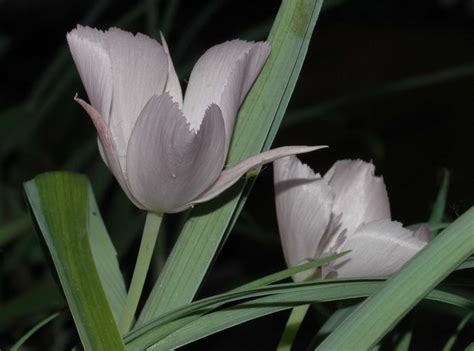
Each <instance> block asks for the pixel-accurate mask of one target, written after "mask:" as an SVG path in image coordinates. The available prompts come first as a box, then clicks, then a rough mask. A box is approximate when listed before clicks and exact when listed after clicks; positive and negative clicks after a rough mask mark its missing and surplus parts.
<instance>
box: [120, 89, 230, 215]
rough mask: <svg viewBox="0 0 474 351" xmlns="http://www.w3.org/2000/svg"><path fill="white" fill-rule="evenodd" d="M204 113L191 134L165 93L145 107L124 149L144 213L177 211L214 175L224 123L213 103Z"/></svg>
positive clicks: (219, 163) (132, 186)
mask: <svg viewBox="0 0 474 351" xmlns="http://www.w3.org/2000/svg"><path fill="white" fill-rule="evenodd" d="M205 115H206V117H205V118H204V120H203V122H202V125H201V127H200V129H199V131H198V132H197V133H196V132H195V131H194V130H190V128H189V125H188V124H187V122H186V118H185V117H184V116H183V114H182V112H181V110H180V109H179V108H178V105H177V103H175V102H173V100H172V98H171V96H170V95H169V94H168V93H165V94H163V95H161V96H154V97H152V98H151V99H150V101H149V102H148V103H147V104H146V106H145V108H144V109H143V111H142V113H141V114H140V117H139V119H138V121H137V123H136V125H135V128H134V129H133V132H132V136H131V138H130V142H129V145H128V152H127V179H128V182H129V186H130V189H131V190H132V192H133V194H134V195H135V196H136V198H137V199H138V200H139V201H140V202H141V203H142V204H143V205H144V206H145V207H146V208H147V209H149V210H153V211H157V212H164V213H169V212H176V211H177V210H178V209H181V207H182V206H183V205H186V204H188V203H189V202H191V201H192V200H193V199H194V198H195V197H196V196H197V195H199V194H200V193H202V192H203V191H204V190H205V189H206V188H208V187H209V185H210V184H212V183H213V182H214V181H215V180H216V178H217V177H218V176H219V174H220V172H221V170H222V167H223V165H224V159H225V153H224V148H225V131H224V121H223V120H222V114H221V111H220V109H219V107H218V106H217V105H211V106H210V107H209V108H208V109H207V111H206V112H205Z"/></svg>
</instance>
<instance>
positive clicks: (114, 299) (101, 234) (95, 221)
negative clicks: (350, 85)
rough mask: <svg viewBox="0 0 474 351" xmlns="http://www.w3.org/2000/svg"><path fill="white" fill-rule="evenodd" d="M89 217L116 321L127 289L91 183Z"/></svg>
mask: <svg viewBox="0 0 474 351" xmlns="http://www.w3.org/2000/svg"><path fill="white" fill-rule="evenodd" d="M87 190H88V194H87V196H88V199H89V207H88V218H89V227H88V228H89V230H88V234H89V235H88V237H89V242H90V247H91V252H92V257H93V258H94V262H95V265H96V268H97V272H98V273H99V277H100V280H101V282H102V287H103V289H104V291H105V294H106V296H107V300H108V301H109V304H110V307H111V309H112V313H113V315H114V319H115V322H116V323H117V322H118V321H119V320H120V316H121V315H122V311H123V308H124V306H125V301H126V300H127V291H126V288H125V282H124V280H123V276H122V272H121V271H120V267H119V263H118V259H117V251H116V250H115V247H114V245H113V243H112V241H111V240H110V236H109V233H108V232H107V229H106V228H105V224H104V222H103V220H102V217H101V215H100V211H99V208H98V207H97V202H96V200H95V197H94V192H93V190H92V187H91V186H90V184H89V185H88V188H87Z"/></svg>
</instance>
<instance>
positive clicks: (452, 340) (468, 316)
mask: <svg viewBox="0 0 474 351" xmlns="http://www.w3.org/2000/svg"><path fill="white" fill-rule="evenodd" d="M473 314H474V313H473V312H469V313H468V314H466V316H465V317H464V318H463V319H462V320H461V322H460V323H459V325H458V327H457V328H456V331H455V332H454V334H453V335H451V337H450V338H449V339H448V341H447V342H446V345H444V347H443V351H450V350H452V349H453V346H454V344H455V343H456V340H457V339H458V337H459V334H461V332H462V330H463V329H464V327H465V326H466V324H467V323H468V322H469V321H470V320H471V319H472V317H473Z"/></svg>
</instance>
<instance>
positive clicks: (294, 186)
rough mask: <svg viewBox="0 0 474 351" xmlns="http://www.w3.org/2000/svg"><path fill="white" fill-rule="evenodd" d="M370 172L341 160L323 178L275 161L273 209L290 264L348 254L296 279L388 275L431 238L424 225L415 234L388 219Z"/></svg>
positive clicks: (381, 188)
mask: <svg viewBox="0 0 474 351" xmlns="http://www.w3.org/2000/svg"><path fill="white" fill-rule="evenodd" d="M374 170H375V169H374V165H373V164H371V163H366V162H363V161H360V160H355V161H353V160H343V161H338V162H336V163H335V164H334V165H333V166H332V167H331V169H330V170H329V171H328V172H327V173H326V174H325V175H324V177H321V176H320V175H319V174H315V173H314V172H313V170H312V169H311V168H309V167H308V166H307V165H305V164H303V163H301V162H300V161H299V160H298V159H297V158H296V157H294V156H289V157H285V158H282V159H280V160H277V161H275V163H274V179H275V200H276V210H277V217H278V226H279V229H280V236H281V240H282V245H283V251H284V255H285V259H286V262H287V264H288V266H295V265H299V264H302V263H305V262H307V261H309V260H313V259H317V258H322V257H325V256H330V255H333V254H335V253H339V252H344V251H349V250H350V252H349V253H347V254H345V255H343V256H342V257H340V258H338V259H336V260H334V261H332V262H330V263H329V264H328V265H326V266H323V267H322V269H321V270H319V271H316V272H314V271H313V272H309V273H308V272H303V273H300V274H298V275H296V276H295V277H294V278H295V280H304V279H311V278H334V277H339V278H347V277H374V276H387V275H390V274H392V273H394V272H396V271H397V270H399V269H400V267H401V266H402V265H403V264H404V263H406V262H407V261H408V260H409V259H410V258H411V257H413V256H414V255H415V254H416V253H417V252H418V251H419V250H421V249H422V248H423V247H424V246H425V245H426V244H427V242H428V241H429V240H430V237H431V236H430V233H429V231H428V229H427V228H426V227H425V226H422V227H421V228H420V229H418V230H417V231H416V232H415V233H413V232H412V231H410V230H407V229H405V228H403V226H402V224H401V223H399V222H394V221H392V220H391V215H390V204H389V200H388V195H387V191H386V189H385V184H384V181H383V179H382V178H381V177H376V176H375V175H374Z"/></svg>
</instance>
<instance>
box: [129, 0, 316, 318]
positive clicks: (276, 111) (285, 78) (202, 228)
mask: <svg viewBox="0 0 474 351" xmlns="http://www.w3.org/2000/svg"><path fill="white" fill-rule="evenodd" d="M321 4H322V1H320V0H284V1H283V2H282V5H281V8H280V11H279V13H278V15H277V17H276V19H275V22H274V25H273V27H272V31H271V33H270V36H269V39H268V41H269V42H270V44H271V46H272V53H271V55H270V57H269V59H268V61H267V63H266V64H265V67H264V68H263V70H262V72H261V74H260V76H259V78H258V79H257V81H256V82H255V84H254V86H253V87H252V89H251V91H250V93H249V95H248V96H247V98H246V100H245V103H244V105H243V106H242V108H241V110H240V112H239V117H238V120H237V124H236V128H235V131H234V135H233V138H232V144H231V147H230V150H229V156H228V160H227V163H228V164H235V163H236V162H238V161H240V160H242V159H245V158H247V157H248V156H250V155H254V154H257V153H258V152H260V151H262V149H268V148H269V147H270V145H271V142H272V140H273V137H274V135H275V133H276V130H277V129H278V126H279V123H280V121H281V118H282V116H283V114H284V113H285V111H286V107H287V104H288V101H289V99H290V97H291V94H292V92H293V89H294V86H295V84H296V79H297V78H298V75H299V72H300V70H301V66H302V63H303V59H304V57H305V55H306V51H307V47H308V44H309V39H310V38H311V35H312V31H313V28H314V25H315V23H316V19H317V17H318V14H319V11H320V8H321ZM241 191H242V190H241V188H240V191H239V189H237V191H235V188H234V193H232V192H227V196H230V195H233V196H232V197H231V198H230V199H229V198H227V200H224V197H222V196H221V197H220V198H219V199H217V200H216V201H213V202H211V203H209V204H207V205H206V206H202V207H201V213H199V214H198V215H195V216H194V217H193V218H191V219H190V220H189V221H187V223H186V224H185V226H184V228H183V230H182V232H181V234H180V236H179V238H178V240H177V242H176V244H175V247H174V248H173V251H172V252H171V254H170V256H169V258H168V261H167V262H166V265H165V267H164V269H163V271H162V273H161V275H160V277H159V279H158V281H157V283H156V285H155V287H154V288H153V291H152V293H151V295H150V297H149V299H148V301H147V303H146V305H145V307H144V309H143V311H142V313H141V315H140V317H139V320H138V323H137V325H138V326H140V325H143V324H144V323H146V322H147V321H150V320H151V319H153V318H155V317H156V316H159V315H160V314H163V313H165V312H167V311H170V310H172V309H174V308H176V307H178V306H181V305H184V304H187V303H189V302H190V301H192V299H193V298H194V295H195V294H196V292H197V290H198V288H199V286H200V284H201V282H202V280H203V278H204V276H205V274H206V272H207V270H208V269H209V267H210V265H211V263H212V261H213V259H214V257H215V255H216V253H217V251H218V249H219V247H220V245H221V244H222V243H223V241H224V239H225V234H227V233H229V230H230V228H229V225H230V224H232V223H233V222H234V220H233V219H232V217H233V216H234V218H236V216H237V215H238V212H239V210H240V209H241V207H242V205H243V202H241V203H240V204H239V198H240V196H241ZM224 201H226V202H225V203H224Z"/></svg>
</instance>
